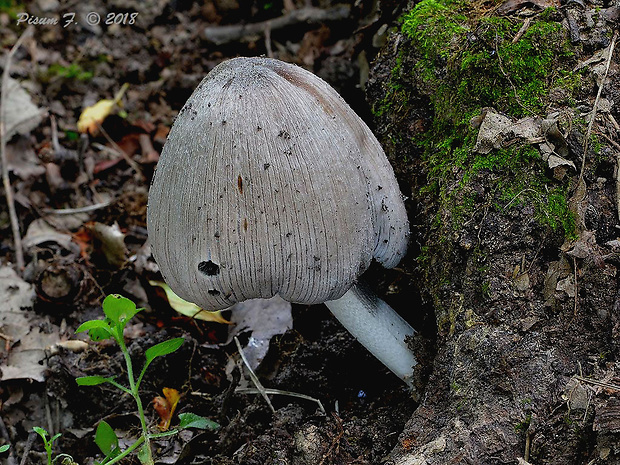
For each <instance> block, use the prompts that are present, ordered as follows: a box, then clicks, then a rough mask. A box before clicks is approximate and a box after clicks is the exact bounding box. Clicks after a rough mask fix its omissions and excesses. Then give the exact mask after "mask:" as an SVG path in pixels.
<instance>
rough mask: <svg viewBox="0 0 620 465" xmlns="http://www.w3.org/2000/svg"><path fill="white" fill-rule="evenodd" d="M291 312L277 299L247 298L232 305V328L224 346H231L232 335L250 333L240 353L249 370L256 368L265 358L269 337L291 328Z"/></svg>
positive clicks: (289, 308)
mask: <svg viewBox="0 0 620 465" xmlns="http://www.w3.org/2000/svg"><path fill="white" fill-rule="evenodd" d="M291 309H292V306H291V303H290V302H287V301H286V300H284V299H283V298H281V297H280V296H275V297H272V298H271V299H250V300H246V301H245V302H239V303H237V304H235V305H234V306H233V307H231V310H232V312H231V315H232V316H231V318H230V319H231V320H232V323H233V324H234V325H235V326H232V327H231V328H230V330H229V332H228V340H227V341H226V343H227V344H228V343H230V342H231V341H232V340H233V338H234V337H235V336H237V335H239V334H241V333H243V332H246V331H250V332H251V333H252V336H250V338H249V339H248V343H247V346H245V347H244V348H243V353H244V354H245V356H246V359H247V360H248V363H249V365H250V367H252V369H253V370H254V369H256V368H257V367H258V365H259V364H260V362H262V360H263V358H264V357H265V355H267V351H268V350H269V342H270V341H271V338H272V337H273V336H276V335H278V334H284V333H285V332H286V331H288V330H289V329H291V328H292V327H293V316H292V314H291Z"/></svg>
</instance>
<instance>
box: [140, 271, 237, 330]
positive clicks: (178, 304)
mask: <svg viewBox="0 0 620 465" xmlns="http://www.w3.org/2000/svg"><path fill="white" fill-rule="evenodd" d="M149 284H150V285H151V286H159V287H161V288H162V289H163V290H164V292H165V293H166V297H167V298H168V303H169V304H170V306H171V307H172V308H173V309H174V310H176V311H177V312H179V313H180V314H181V315H185V316H187V317H190V318H195V319H196V320H203V321H213V322H215V323H223V324H228V325H229V324H231V323H230V321H228V320H227V319H225V318H224V317H223V316H222V312H221V311H220V310H218V311H215V312H208V311H206V310H203V309H202V308H200V307H199V306H198V305H196V304H194V303H192V302H188V301H186V300H183V299H181V298H180V297H179V296H178V295H176V294H175V293H174V292H173V291H172V289H170V286H168V285H167V284H166V283H163V282H160V281H149Z"/></svg>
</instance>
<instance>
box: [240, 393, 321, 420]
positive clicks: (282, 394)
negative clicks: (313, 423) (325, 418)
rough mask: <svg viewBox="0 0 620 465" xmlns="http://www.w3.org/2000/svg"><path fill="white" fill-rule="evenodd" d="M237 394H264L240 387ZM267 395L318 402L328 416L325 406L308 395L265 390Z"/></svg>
mask: <svg viewBox="0 0 620 465" xmlns="http://www.w3.org/2000/svg"><path fill="white" fill-rule="evenodd" d="M235 392H237V393H239V394H262V392H261V391H259V390H258V389H254V388H242V387H238V388H237V389H235ZM265 394H269V395H281V396H289V397H298V398H300V399H305V400H310V401H312V402H316V403H317V405H318V406H319V410H320V411H321V413H322V414H323V415H327V412H326V411H325V408H324V407H323V404H322V403H321V401H320V400H319V399H315V398H314V397H310V396H307V395H306V394H300V393H298V392H291V391H282V390H280V389H265Z"/></svg>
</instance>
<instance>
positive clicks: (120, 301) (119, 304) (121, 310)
mask: <svg viewBox="0 0 620 465" xmlns="http://www.w3.org/2000/svg"><path fill="white" fill-rule="evenodd" d="M140 310H142V309H141V308H136V304H134V303H133V302H132V301H131V300H129V299H128V298H126V297H123V296H122V295H120V294H110V295H109V296H107V297H106V298H105V299H104V301H103V313H105V316H107V317H108V318H109V319H110V322H111V323H112V325H113V326H116V325H120V326H121V327H124V326H125V325H126V324H127V322H128V321H129V320H130V319H132V318H133V317H134V315H135V314H136V313H138V312H139V311H140Z"/></svg>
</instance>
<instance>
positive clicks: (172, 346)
mask: <svg viewBox="0 0 620 465" xmlns="http://www.w3.org/2000/svg"><path fill="white" fill-rule="evenodd" d="M183 342H185V339H183V338H182V337H176V338H174V339H170V340H168V341H164V342H160V343H159V344H155V345H154V346H153V347H149V348H148V349H146V352H145V353H144V355H145V357H146V364H147V365H148V364H149V363H151V362H152V361H153V359H154V358H156V357H161V356H163V355H168V354H171V353H172V352H174V351H175V350H177V349H178V348H179V347H181V344H183Z"/></svg>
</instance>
